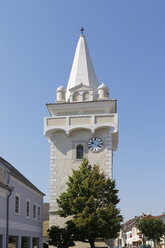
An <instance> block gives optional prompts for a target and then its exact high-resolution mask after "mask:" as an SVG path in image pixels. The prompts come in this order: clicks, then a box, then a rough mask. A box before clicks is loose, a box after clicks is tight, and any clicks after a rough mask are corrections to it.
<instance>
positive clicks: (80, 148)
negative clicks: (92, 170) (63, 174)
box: [76, 145, 84, 159]
mask: <svg viewBox="0 0 165 248" xmlns="http://www.w3.org/2000/svg"><path fill="white" fill-rule="evenodd" d="M83 153H84V148H83V146H82V145H78V146H77V147H76V158H77V159H82V158H83Z"/></svg>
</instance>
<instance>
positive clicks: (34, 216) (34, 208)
mask: <svg viewBox="0 0 165 248" xmlns="http://www.w3.org/2000/svg"><path fill="white" fill-rule="evenodd" d="M33 218H34V219H36V204H34V205H33Z"/></svg>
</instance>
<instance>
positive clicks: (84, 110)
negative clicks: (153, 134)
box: [44, 35, 118, 226]
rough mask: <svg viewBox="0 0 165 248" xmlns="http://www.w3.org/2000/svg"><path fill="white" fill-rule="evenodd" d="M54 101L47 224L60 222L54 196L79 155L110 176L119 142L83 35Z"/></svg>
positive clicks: (47, 126)
mask: <svg viewBox="0 0 165 248" xmlns="http://www.w3.org/2000/svg"><path fill="white" fill-rule="evenodd" d="M56 92H57V99H56V103H48V104H47V108H48V110H49V113H50V116H49V117H46V118H45V119H44V135H45V136H47V137H48V140H49V143H50V212H49V223H50V226H52V225H60V226H61V225H63V219H62V218H60V217H59V216H58V215H57V214H56V212H57V210H58V205H57V203H56V198H57V197H58V196H59V195H60V193H61V192H63V191H65V189H66V182H67V180H68V175H71V174H72V169H77V168H78V167H79V165H80V163H81V160H82V157H85V158H87V159H88V160H89V162H90V163H91V164H92V165H93V164H99V165H100V167H101V169H102V170H103V171H104V172H105V173H106V174H107V176H109V177H110V178H112V168H113V151H115V150H116V149H117V144H118V115H117V113H116V104H117V103H116V100H109V89H108V88H107V87H106V86H105V85H104V84H103V83H102V84H100V85H99V84H98V80H97V77H96V74H95V71H94V68H93V65H92V61H91V58H90V54H89V51H88V47H87V43H86V40H85V36H84V35H80V38H79V41H78V45H77V48H76V52H75V56H74V61H73V65H72V69H71V73H70V77H69V81H68V85H67V89H65V88H64V87H63V86H60V87H59V88H58V89H57V91H56Z"/></svg>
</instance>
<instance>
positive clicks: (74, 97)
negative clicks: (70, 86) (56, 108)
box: [73, 92, 80, 102]
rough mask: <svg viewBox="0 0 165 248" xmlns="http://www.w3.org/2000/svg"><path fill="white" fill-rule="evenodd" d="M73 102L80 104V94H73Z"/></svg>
mask: <svg viewBox="0 0 165 248" xmlns="http://www.w3.org/2000/svg"><path fill="white" fill-rule="evenodd" d="M73 101H74V102H79V101H80V94H79V93H78V92H75V93H74V94H73Z"/></svg>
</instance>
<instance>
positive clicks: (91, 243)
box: [89, 240, 95, 248]
mask: <svg viewBox="0 0 165 248" xmlns="http://www.w3.org/2000/svg"><path fill="white" fill-rule="evenodd" d="M89 244H90V246H91V248H95V242H94V240H89Z"/></svg>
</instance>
